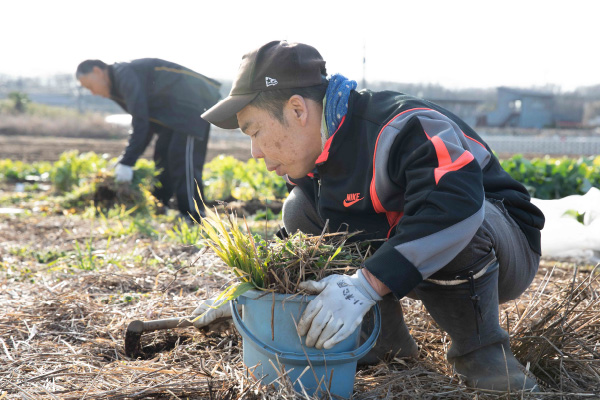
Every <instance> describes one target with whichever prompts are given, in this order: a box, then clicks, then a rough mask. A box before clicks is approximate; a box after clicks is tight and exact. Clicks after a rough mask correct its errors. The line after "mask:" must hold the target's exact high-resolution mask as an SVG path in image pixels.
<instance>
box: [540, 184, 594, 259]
mask: <svg viewBox="0 0 600 400" xmlns="http://www.w3.org/2000/svg"><path fill="white" fill-rule="evenodd" d="M531 201H532V203H533V204H535V205H536V206H538V207H539V208H540V209H541V210H542V212H543V213H544V215H545V216H546V225H545V227H544V229H543V230H542V256H544V257H552V258H578V259H588V260H594V261H598V256H599V255H600V189H598V188H595V187H593V188H591V189H590V190H589V191H588V192H587V193H586V194H584V195H583V196H579V195H573V196H567V197H563V198H562V199H557V200H540V199H535V198H533V199H531ZM577 214H579V215H582V216H583V223H581V222H579V221H578V220H577ZM594 252H595V253H594Z"/></svg>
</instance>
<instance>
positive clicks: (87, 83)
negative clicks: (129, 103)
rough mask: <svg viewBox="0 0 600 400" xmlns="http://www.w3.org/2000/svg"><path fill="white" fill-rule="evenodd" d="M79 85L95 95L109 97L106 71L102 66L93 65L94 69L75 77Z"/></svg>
mask: <svg viewBox="0 0 600 400" xmlns="http://www.w3.org/2000/svg"><path fill="white" fill-rule="evenodd" d="M77 79H78V80H79V83H81V86H83V87H84V88H86V89H89V91H90V92H92V93H93V94H95V95H97V96H102V97H106V98H109V97H110V80H109V78H108V71H106V70H103V69H102V68H98V67H94V69H93V70H92V71H91V72H89V73H87V74H85V75H79V76H78V77H77Z"/></svg>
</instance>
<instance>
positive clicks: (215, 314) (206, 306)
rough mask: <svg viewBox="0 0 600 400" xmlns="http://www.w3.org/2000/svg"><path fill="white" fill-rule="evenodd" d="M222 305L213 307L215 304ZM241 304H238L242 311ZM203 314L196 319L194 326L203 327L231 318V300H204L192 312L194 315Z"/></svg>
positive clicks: (239, 309)
mask: <svg viewBox="0 0 600 400" xmlns="http://www.w3.org/2000/svg"><path fill="white" fill-rule="evenodd" d="M215 303H216V304H217V305H219V304H220V306H219V307H218V308H212V306H213V305H214V304H215ZM241 308H242V307H241V306H238V311H241ZM199 315H201V317H200V318H198V319H197V320H194V327H195V328H196V329H201V328H204V327H207V326H209V325H212V324H217V323H219V322H222V321H225V320H229V319H231V318H232V316H231V306H230V305H229V301H225V302H223V300H219V301H216V300H215V299H208V300H204V301H203V302H202V303H200V305H199V306H198V307H197V308H196V309H195V310H194V312H193V313H192V316H193V317H197V316H199Z"/></svg>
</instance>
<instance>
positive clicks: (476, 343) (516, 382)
mask: <svg viewBox="0 0 600 400" xmlns="http://www.w3.org/2000/svg"><path fill="white" fill-rule="evenodd" d="M484 267H486V268H487V269H485V270H484V268H479V269H480V270H484V272H480V273H479V274H478V271H470V270H468V269H467V270H466V271H460V272H459V273H457V274H456V276H455V277H454V280H452V281H449V280H446V281H437V282H436V283H433V282H431V281H428V280H426V281H424V282H422V283H421V284H419V286H418V287H417V288H416V290H415V291H416V293H417V295H418V296H419V298H420V299H421V300H422V301H423V304H424V305H425V307H426V308H427V311H429V313H430V314H431V316H432V317H433V319H434V320H435V322H436V323H437V324H438V325H439V326H440V328H441V329H443V330H444V331H446V332H447V333H448V334H449V335H450V338H451V339H452V345H451V346H450V350H449V351H448V354H447V358H448V361H449V362H450V364H452V365H453V366H454V369H455V371H456V372H457V373H458V374H459V375H461V376H462V378H463V380H464V381H465V383H466V385H467V386H469V387H473V388H480V389H489V390H499V391H517V390H527V391H535V392H537V391H539V388H538V387H537V382H536V381H535V378H533V376H532V375H529V374H526V371H525V368H524V367H523V366H522V365H521V364H520V363H519V362H518V361H517V359H516V358H515V357H514V355H513V354H512V351H511V349H510V345H509V341H508V333H506V331H504V330H503V329H502V328H501V327H500V324H499V320H498V305H499V303H498V268H499V267H498V262H497V261H496V259H495V257H494V258H493V259H492V260H491V261H490V262H488V263H487V264H486V266H484ZM479 275H481V276H479ZM440 283H443V284H440Z"/></svg>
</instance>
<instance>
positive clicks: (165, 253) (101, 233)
mask: <svg viewBox="0 0 600 400" xmlns="http://www.w3.org/2000/svg"><path fill="white" fill-rule="evenodd" d="M122 223H123V222H120V221H111V220H102V219H92V220H90V219H89V218H82V217H80V216H75V215H68V216H63V215H47V216H44V215H31V216H25V215H20V216H19V215H16V216H7V215H0V399H2V400H5V399H294V398H302V399H306V397H304V396H296V395H294V393H293V392H292V391H291V390H290V389H289V386H285V385H284V386H282V387H280V388H274V387H261V386H259V385H258V384H257V383H256V382H255V381H254V380H253V379H252V378H249V377H248V376H247V375H248V371H247V369H246V368H245V367H244V366H243V364H242V361H241V346H242V340H241V338H240V336H239V335H238V334H237V332H236V330H235V329H233V328H231V327H229V328H227V327H226V328H225V329H224V330H222V331H218V332H205V331H197V330H195V329H193V328H186V329H183V328H180V329H174V330H170V331H159V332H154V333H148V334H145V335H143V336H142V350H143V353H144V354H143V356H142V357H139V358H137V359H131V358H129V357H127V356H126V355H125V353H124V347H123V346H124V343H123V339H124V332H125V329H126V327H127V325H128V323H129V322H130V321H132V320H134V319H157V318H165V317H172V316H186V315H189V314H190V313H191V311H192V310H193V309H194V308H195V306H196V305H197V304H198V303H199V301H200V300H201V299H204V298H208V297H210V296H214V295H215V294H216V293H217V292H218V291H219V290H220V289H221V288H223V287H224V285H226V284H227V283H228V282H230V279H231V276H230V275H229V274H228V273H227V272H226V269H225V267H224V265H223V264H222V262H221V261H220V260H218V259H217V257H216V256H215V255H214V254H213V253H212V252H210V251H206V249H204V248H197V247H194V246H183V245H178V244H176V243H173V242H169V241H167V240H165V239H164V238H165V236H164V234H163V233H161V232H163V230H161V229H163V228H161V226H160V222H159V221H157V222H156V225H153V226H152V229H155V230H156V231H157V232H158V233H157V234H153V235H148V234H144V233H140V231H138V232H137V233H134V234H130V235H117V234H115V233H114V232H115V229H117V228H118V229H126V228H127V227H123V226H120V227H119V226H118V224H122ZM111 232H113V233H111ZM597 276H598V274H596V273H594V270H593V267H584V266H578V265H576V264H570V263H559V262H556V261H552V260H545V261H544V262H543V263H542V265H541V267H540V270H539V272H538V274H537V277H536V279H535V281H534V283H533V284H532V286H531V287H530V289H529V290H528V291H527V292H526V293H525V294H524V295H523V296H522V297H521V298H520V299H519V300H518V301H515V302H511V303H508V304H505V305H503V306H502V309H501V313H500V315H501V323H502V326H503V327H505V328H506V329H507V330H508V331H509V332H510V334H511V344H512V347H513V349H514V352H515V355H516V356H517V358H518V359H519V360H520V361H521V362H522V363H523V364H524V365H528V366H529V369H530V371H531V372H532V373H533V374H535V375H536V377H537V379H538V380H539V382H540V385H541V388H542V393H539V394H535V395H534V396H533V395H528V394H524V395H519V396H518V398H524V399H529V398H536V399H574V398H598V396H600V378H599V377H600V363H599V360H600V349H599V346H600V300H599V299H600V292H599V290H598V288H599V287H598V280H597ZM403 305H404V307H405V315H406V321H407V324H408V326H409V328H410V330H411V333H412V334H413V335H414V337H415V338H416V340H417V342H418V344H419V348H420V354H419V357H418V359H416V360H412V359H398V358H393V357H391V358H389V359H388V360H387V362H382V363H380V364H378V365H376V366H372V367H365V368H360V369H359V370H358V371H357V375H356V380H355V386H354V390H355V395H354V397H353V398H354V399H384V398H385V399H392V398H395V399H500V398H502V399H508V398H513V397H511V396H508V395H507V394H506V393H483V392H476V391H473V390H470V389H466V388H465V387H464V385H462V383H461V381H460V379H459V377H458V376H456V375H454V374H453V373H452V369H451V366H450V365H448V363H447V362H446V361H445V357H444V355H445V352H446V350H447V348H448V346H449V338H448V337H447V336H446V335H445V334H443V333H442V332H441V331H440V330H439V329H438V328H437V327H436V325H435V322H434V321H433V320H432V319H431V318H430V317H429V315H428V314H427V312H426V311H425V309H424V308H423V306H422V304H421V302H419V301H415V300H410V299H404V300H403ZM325 398H327V397H325ZM514 398H517V397H514Z"/></svg>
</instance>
